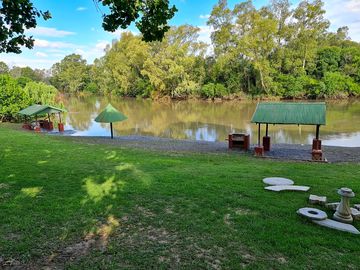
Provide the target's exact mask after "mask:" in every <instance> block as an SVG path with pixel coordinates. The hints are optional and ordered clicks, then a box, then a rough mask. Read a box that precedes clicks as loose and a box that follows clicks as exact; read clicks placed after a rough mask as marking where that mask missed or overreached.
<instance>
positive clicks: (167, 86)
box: [141, 25, 206, 98]
mask: <svg viewBox="0 0 360 270" xmlns="http://www.w3.org/2000/svg"><path fill="white" fill-rule="evenodd" d="M198 32H199V29H198V28H196V27H193V26H189V25H184V26H180V27H173V28H172V29H171V30H170V31H169V32H168V33H166V36H165V38H164V40H163V41H162V42H161V43H160V42H158V43H155V44H153V46H152V47H151V53H150V54H151V56H152V57H149V58H148V59H147V60H146V61H145V63H144V69H143V70H142V72H141V73H142V75H143V76H145V77H146V78H148V80H149V81H150V84H151V85H152V86H153V88H154V89H155V92H154V93H153V94H154V95H155V96H163V95H168V96H171V97H173V98H176V97H178V98H180V97H185V96H188V95H190V94H191V93H194V92H196V90H197V89H198V88H199V87H200V85H201V84H202V81H203V79H204V77H205V74H204V72H201V68H200V69H199V64H198V61H197V60H198V58H201V57H203V55H204V54H205V50H206V46H204V44H202V43H201V42H198V41H197V37H198ZM196 69H197V78H195V76H193V74H194V73H193V71H194V70H196Z"/></svg>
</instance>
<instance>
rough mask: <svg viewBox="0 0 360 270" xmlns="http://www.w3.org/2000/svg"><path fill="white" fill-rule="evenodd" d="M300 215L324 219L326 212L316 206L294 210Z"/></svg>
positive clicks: (313, 218)
mask: <svg viewBox="0 0 360 270" xmlns="http://www.w3.org/2000/svg"><path fill="white" fill-rule="evenodd" d="M296 213H298V214H299V215H300V216H303V217H307V218H310V219H312V220H325V219H327V214H326V213H325V212H324V211H321V210H319V209H316V208H310V207H304V208H300V209H299V210H297V211H296Z"/></svg>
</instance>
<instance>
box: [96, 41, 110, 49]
mask: <svg viewBox="0 0 360 270" xmlns="http://www.w3.org/2000/svg"><path fill="white" fill-rule="evenodd" d="M108 45H110V42H108V41H106V40H99V41H98V42H97V43H96V45H95V48H96V49H98V50H101V51H104V50H105V48H106V46H108Z"/></svg>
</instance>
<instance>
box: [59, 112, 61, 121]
mask: <svg viewBox="0 0 360 270" xmlns="http://www.w3.org/2000/svg"><path fill="white" fill-rule="evenodd" d="M59 121H60V123H61V113H60V112H59Z"/></svg>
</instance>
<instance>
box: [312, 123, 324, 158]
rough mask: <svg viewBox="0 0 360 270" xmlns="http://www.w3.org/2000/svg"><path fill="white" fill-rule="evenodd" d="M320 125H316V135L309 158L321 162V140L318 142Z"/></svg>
mask: <svg viewBox="0 0 360 270" xmlns="http://www.w3.org/2000/svg"><path fill="white" fill-rule="evenodd" d="M319 133H320V125H316V135H315V139H313V144H312V151H311V157H312V160H322V150H321V140H319Z"/></svg>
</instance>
